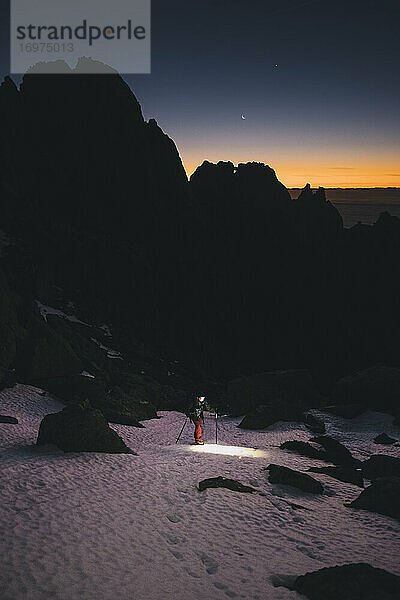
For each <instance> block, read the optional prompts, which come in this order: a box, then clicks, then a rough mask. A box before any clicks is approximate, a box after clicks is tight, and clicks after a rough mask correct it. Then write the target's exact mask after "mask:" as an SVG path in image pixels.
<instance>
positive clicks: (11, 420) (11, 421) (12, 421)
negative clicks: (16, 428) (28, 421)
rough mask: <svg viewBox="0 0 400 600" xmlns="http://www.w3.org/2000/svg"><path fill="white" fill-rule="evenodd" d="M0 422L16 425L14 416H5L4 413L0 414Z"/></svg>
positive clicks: (16, 421) (16, 420)
mask: <svg viewBox="0 0 400 600" xmlns="http://www.w3.org/2000/svg"><path fill="white" fill-rule="evenodd" d="M0 423H8V424H9V425H18V419H16V418H15V417H7V416H5V415H0Z"/></svg>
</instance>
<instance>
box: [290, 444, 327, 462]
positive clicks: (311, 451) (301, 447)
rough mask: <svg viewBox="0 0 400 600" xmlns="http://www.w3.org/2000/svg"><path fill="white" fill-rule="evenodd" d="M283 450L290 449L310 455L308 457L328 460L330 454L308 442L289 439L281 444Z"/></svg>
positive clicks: (302, 454) (303, 454)
mask: <svg viewBox="0 0 400 600" xmlns="http://www.w3.org/2000/svg"><path fill="white" fill-rule="evenodd" d="M280 447H281V448H282V450H290V451H293V452H297V453H298V454H301V456H308V458H315V459H316V460H325V461H326V460H328V455H327V454H326V452H325V451H324V450H319V449H318V448H314V446H312V445H311V444H309V443H308V442H301V441H298V440H288V441H287V442H283V444H281V446H280Z"/></svg>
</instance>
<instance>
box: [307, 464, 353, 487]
mask: <svg viewBox="0 0 400 600" xmlns="http://www.w3.org/2000/svg"><path fill="white" fill-rule="evenodd" d="M309 471H311V472H312V473H323V474H324V475H328V476H329V477H333V479H337V480H338V481H343V483H353V484H354V485H357V486H358V487H361V488H363V487H364V480H363V476H362V472H361V469H353V468H352V467H310V469H309Z"/></svg>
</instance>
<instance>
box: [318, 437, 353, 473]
mask: <svg viewBox="0 0 400 600" xmlns="http://www.w3.org/2000/svg"><path fill="white" fill-rule="evenodd" d="M310 441H311V442H315V443H316V444H319V445H320V446H322V447H323V448H324V449H325V452H326V454H327V457H328V460H330V461H331V462H333V463H334V464H337V465H353V466H356V465H357V466H358V464H359V461H358V460H356V459H355V458H353V456H352V455H351V452H350V451H349V450H348V449H347V448H346V446H344V445H343V444H342V443H341V442H339V441H338V440H335V439H334V438H332V437H331V436H329V435H321V436H319V437H314V438H311V440H310Z"/></svg>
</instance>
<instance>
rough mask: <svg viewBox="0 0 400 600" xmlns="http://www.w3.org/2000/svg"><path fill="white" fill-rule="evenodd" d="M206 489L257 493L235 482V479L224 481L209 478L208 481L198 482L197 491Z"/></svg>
mask: <svg viewBox="0 0 400 600" xmlns="http://www.w3.org/2000/svg"><path fill="white" fill-rule="evenodd" d="M207 488H226V489H227V490H231V491H232V492H242V493H246V492H247V493H250V494H251V493H253V492H256V491H257V490H256V489H254V488H252V487H250V486H249V485H243V483H240V481H236V480H235V479H225V477H210V479H203V481H200V483H199V491H200V492H204V490H206V489H207Z"/></svg>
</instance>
